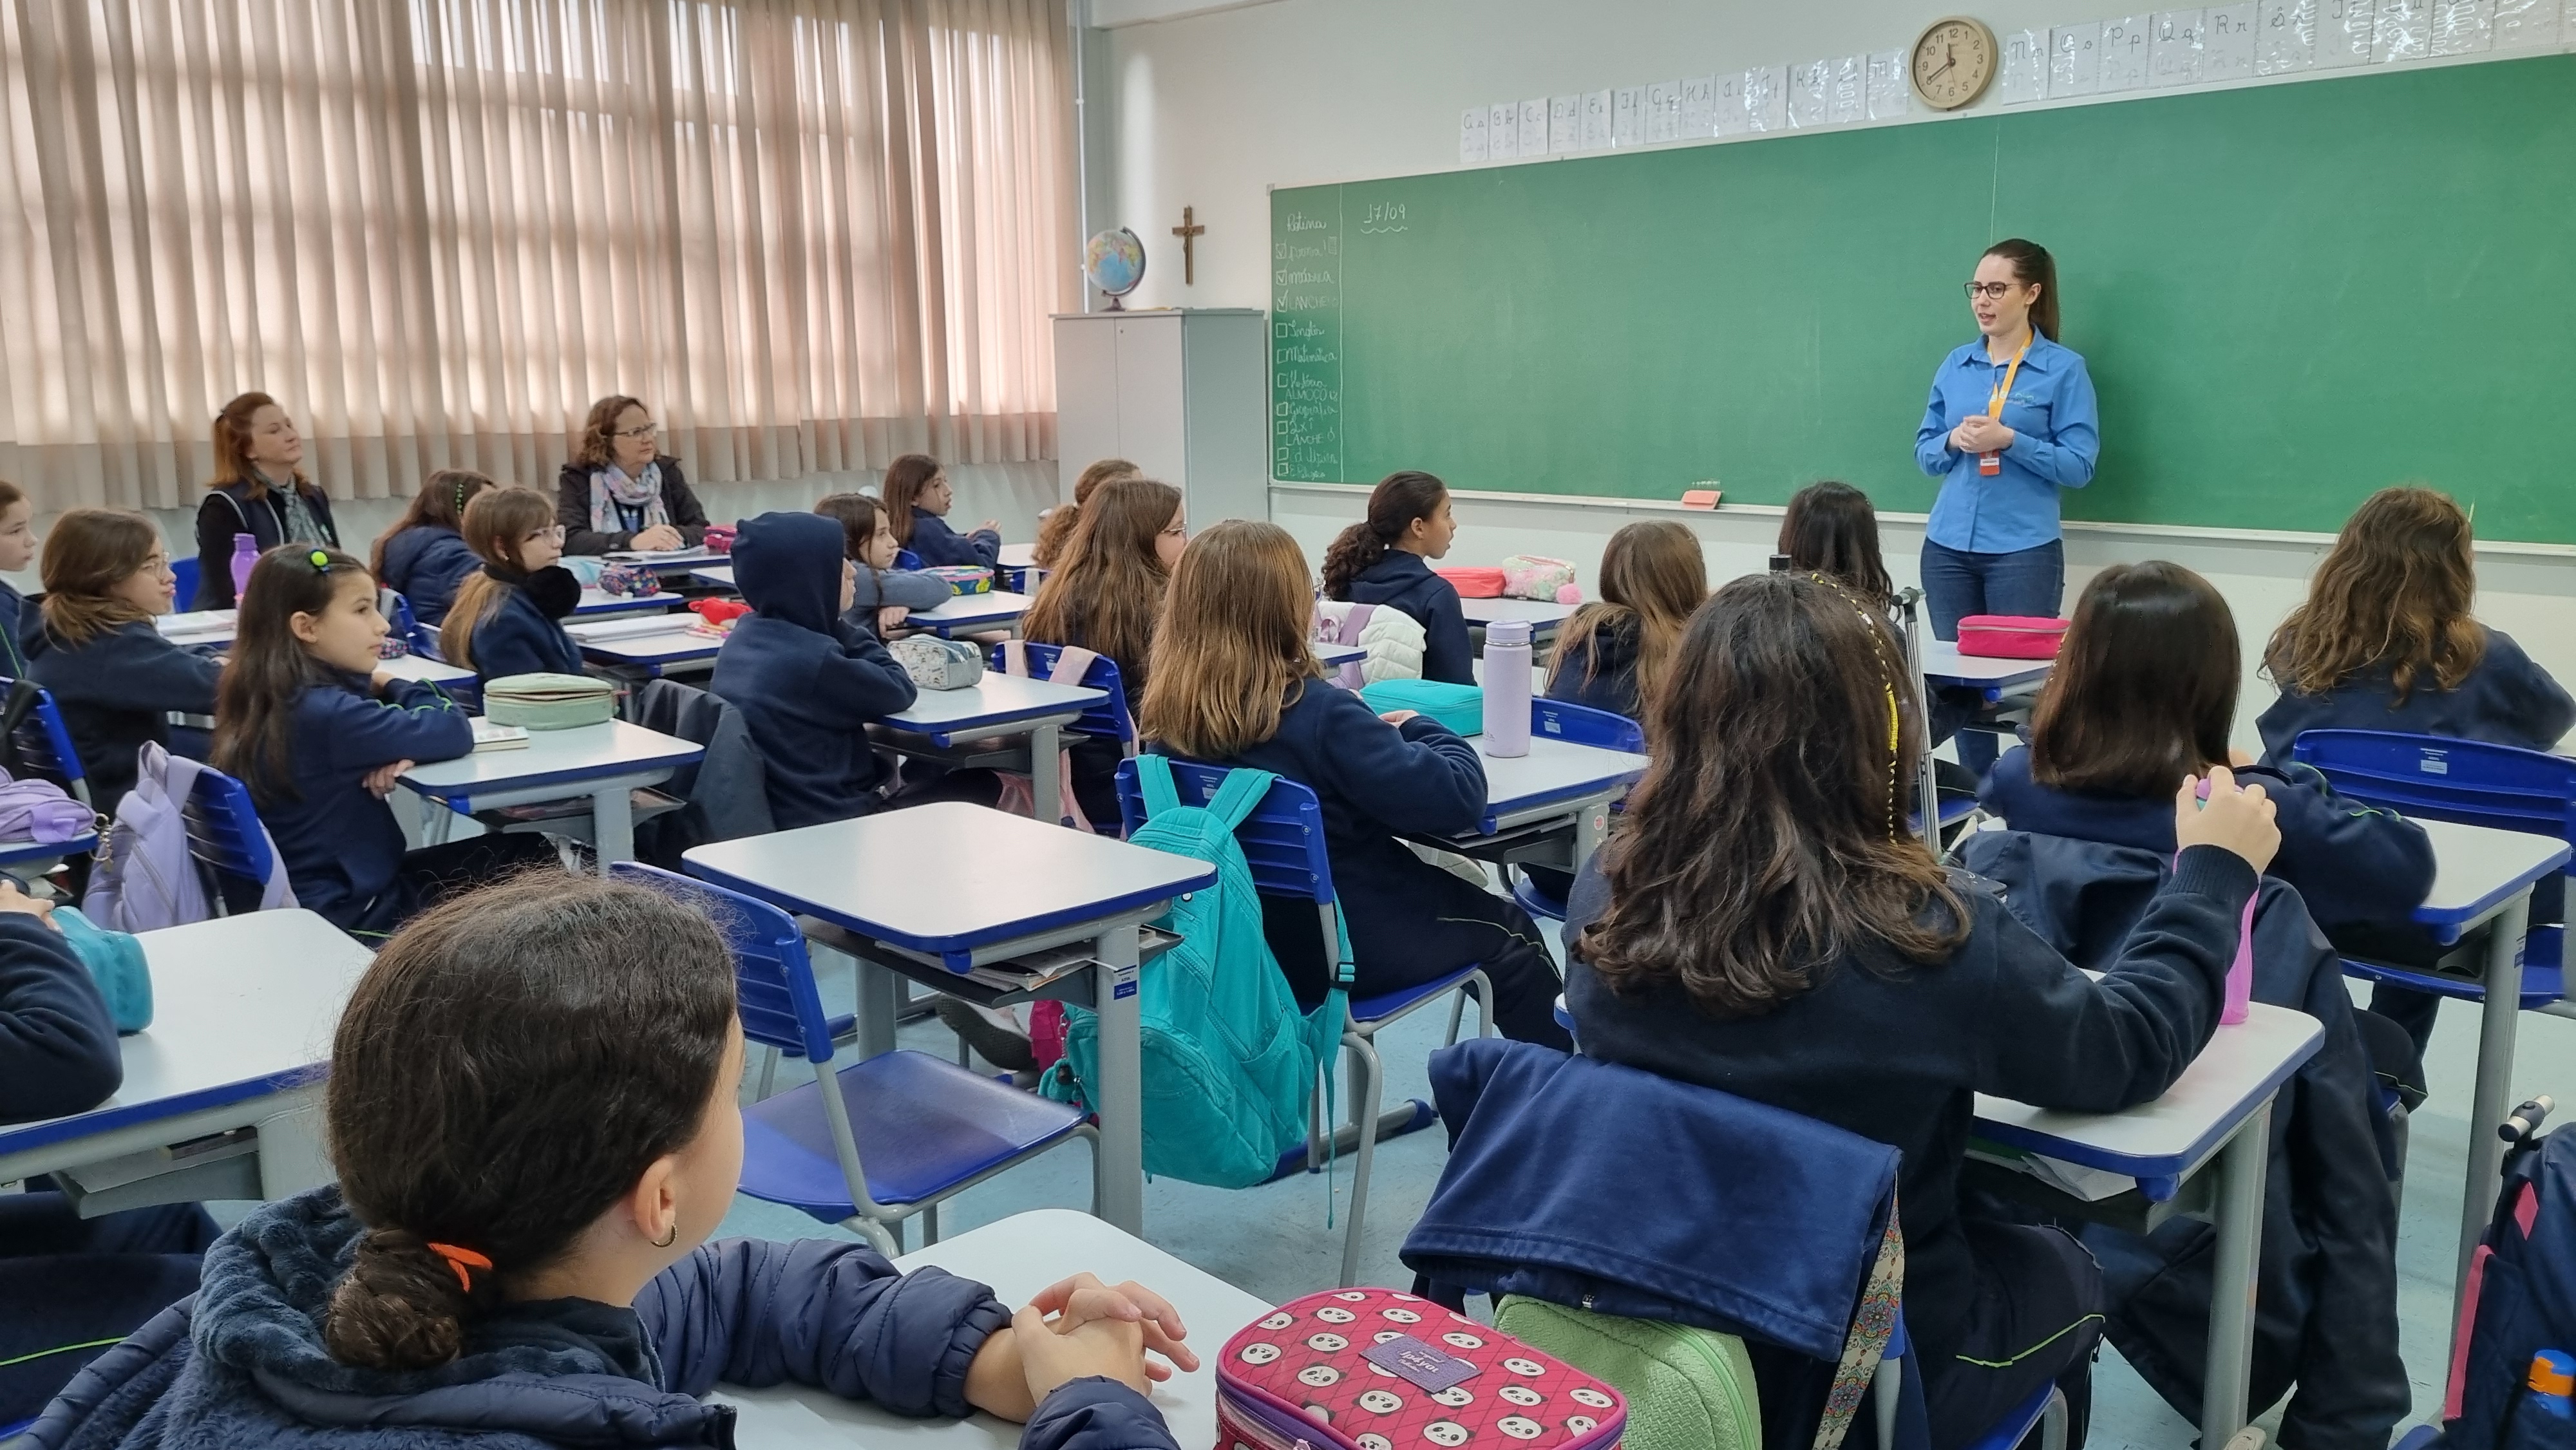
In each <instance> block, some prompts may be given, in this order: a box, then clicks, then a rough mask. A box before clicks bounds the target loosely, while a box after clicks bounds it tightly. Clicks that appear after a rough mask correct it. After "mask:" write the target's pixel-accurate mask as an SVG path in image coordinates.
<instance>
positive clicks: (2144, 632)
mask: <svg viewBox="0 0 2576 1450" xmlns="http://www.w3.org/2000/svg"><path fill="white" fill-rule="evenodd" d="M2237 663H2238V655H2237V644H2236V621H2235V619H2234V618H2233V617H2232V616H2231V615H2230V614H2229V613H2228V609H2227V601H2226V600H2224V599H2222V598H2220V597H2219V595H2218V591H2217V590H2216V589H2213V588H2211V587H2210V584H2209V581H2208V580H2206V579H2203V578H2201V577H2200V576H2199V575H2198V574H2195V573H2193V572H2192V571H2190V570H2189V569H2186V568H2184V567H2182V566H2181V565H2179V564H2168V563H2166V562H2164V561H2162V560H2150V561H2149V562H2147V563H2144V564H2117V565H2113V566H2112V567H2111V568H2108V569H2105V570H2103V571H2102V572H2101V573H2099V574H2097V575H2095V576H2093V582H2092V583H2091V584H2090V585H2088V586H2087V587H2086V588H2085V590H2084V596H2083V598H2081V599H2079V600H2077V601H2076V604H2075V618H2074V622H2073V623H2072V624H2071V625H2069V626H2068V628H2067V631H2066V643H2065V645H2064V646H2063V647H2062V648H2061V649H2060V650H2059V651H2058V656H2057V668H2056V669H2055V670H2054V671H2052V672H2051V673H2050V675H2049V679H2048V684H2047V686H2046V687H2045V688H2044V689H2043V690H2042V691H2041V693H2040V697H2039V708H2038V710H2037V711H2036V712H2034V714H2033V715H2032V718H2031V728H2030V747H2029V748H2028V749H2026V750H2015V751H2010V752H2007V753H2006V754H2005V755H2004V757H2003V758H2002V759H2000V760H1998V761H1996V762H1995V768H1994V771H1993V773H1992V774H1991V775H1989V776H1988V777H1987V778H1986V784H1985V788H1984V790H1983V791H1982V792H1981V794H1980V797H1979V798H1980V799H1981V800H1982V801H1983V802H1984V803H1985V806H1986V809H1988V810H1990V811H1992V812H1994V813H1995V814H1997V815H1999V816H2002V817H2003V818H2004V823H2005V824H2006V825H2008V826H2010V827H2012V829H2014V830H2016V831H2030V832H2034V833H2036V834H2039V835H2043V836H2063V837H2066V838H2068V839H2072V840H2082V841H2100V842H2104V843H2106V844H2109V845H2115V846H2136V847H2139V848H2141V849H2144V850H2151V851H2170V850H2172V849H2173V832H2172V826H2173V820H2172V812H2171V811H2170V810H2168V809H2167V802H2168V797H2169V795H2170V792H2167V791H2166V790H2164V789H2163V783H2164V782H2166V781H2168V780H2174V779H2178V778H2180V777H2181V776H2183V775H2186V774H2190V775H2198V774H2201V773H2203V772H2205V771H2206V770H2208V769H2209V768H2210V767H2211V766H2214V765H2227V764H2231V763H2232V764H2233V765H2234V766H2235V767H2236V773H2237V774H2236V778H2237V779H2239V780H2241V781H2247V782H2256V781H2259V782H2261V783H2262V785H2263V787H2264V789H2265V791H2266V792H2267V793H2268V794H2269V795H2270V796H2271V798H2272V803H2273V805H2274V806H2275V807H2277V808H2278V810H2279V812H2280V823H2281V850H2280V854H2279V855H2277V856H2275V857H2274V858H2273V859H2272V866H2271V873H2272V874H2273V875H2274V876H2277V877H2279V878H2280V879H2281V880H2283V881H2286V882H2288V883H2290V885H2291V886H2292V887H2294V888H2296V889H2297V891H2298V893H2299V897H2300V899H2301V900H2302V901H2304V902H2305V903H2307V908H2308V914H2309V915H2310V916H2311V917H2314V918H2315V919H2316V922H2317V924H2318V925H2319V926H2323V927H2335V926H2341V925H2344V924H2346V923H2358V922H2402V921H2405V920H2406V919H2407V918H2408V917H2409V916H2410V915H2412V914H2413V912H2414V910H2415V908H2416V907H2417V906H2419V905H2421V904H2422V903H2423V900H2424V896H2425V893H2427V892H2429V891H2431V890H2432V888H2433V845H2432V842H2431V841H2430V840H2429V839H2427V838H2426V836H2425V835H2424V828H2423V827H2421V826H2419V825H2416V824H2415V823H2414V822H2412V821H2410V820H2407V819H2406V818H2405V817H2403V816H2400V815H2398V814H2396V813H2395V812H2393V811H2382V810H2374V809H2372V808H2371V807H2369V806H2365V805H2361V804H2358V803H2356V802H2353V801H2348V800H2345V799H2344V798H2343V797H2341V796H2339V795H2337V794H2335V792H2334V788H2333V787H2332V786H2330V785H2328V784H2326V781H2325V778H2324V777H2323V776H2320V775H2318V774H2317V773H2316V772H2315V771H2313V770H2311V769H2309V768H2307V767H2306V766H2301V765H2290V764H2287V763H2284V764H2282V765H2280V766H2277V767H2262V766H2254V765H2252V763H2251V762H2250V761H2248V760H2247V759H2246V758H2245V757H2244V756H2243V755H2241V754H2238V753H2236V752H2234V751H2231V750H2230V749H2229V748H2228V744H2227V735H2228V731H2229V729H2230V728H2231V727H2233V725H2234V724H2235V721H2236V690H2237V682H2238V670H2237ZM2231 757H2233V759H2232V761H2231Z"/></svg>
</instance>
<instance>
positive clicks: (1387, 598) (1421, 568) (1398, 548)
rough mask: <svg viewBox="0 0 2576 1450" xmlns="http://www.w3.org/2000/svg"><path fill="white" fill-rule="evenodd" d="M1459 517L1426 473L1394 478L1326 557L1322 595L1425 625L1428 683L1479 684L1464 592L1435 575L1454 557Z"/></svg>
mask: <svg viewBox="0 0 2576 1450" xmlns="http://www.w3.org/2000/svg"><path fill="white" fill-rule="evenodd" d="M1456 537H1458V519H1457V516H1456V515H1455V514H1454V513H1452V512H1451V511H1450V508H1449V486H1448V485H1447V484H1445V483H1442V482H1441V481H1440V480H1439V479H1437V478H1434V477H1432V476H1431V475H1430V474H1427V473H1412V472H1406V473H1390V474H1388V475H1387V476H1386V477H1385V478H1383V479H1381V480H1379V482H1378V486H1377V487H1376V488H1374V489H1372V490H1370V492H1369V501H1368V517H1367V518H1366V519H1364V520H1362V521H1361V522H1359V523H1356V524H1353V525H1351V526H1350V527H1349V528H1346V529H1344V530H1342V531H1341V533H1340V534H1338V535H1336V536H1335V537H1334V539H1333V543H1332V547H1330V548H1328V549H1326V550H1325V551H1324V597H1325V598H1327V599H1339V600H1343V601H1346V602H1348V603H1351V604H1382V605H1387V606H1389V607H1391V608H1395V609H1400V610H1402V611H1404V612H1405V613H1406V614H1409V615H1411V616H1413V618H1414V619H1415V620H1417V621H1419V622H1420V623H1421V625H1422V633H1423V646H1422V677H1423V678H1424V679H1426V680H1439V681H1441V682H1443V683H1445V684H1451V685H1472V684H1474V683H1476V654H1475V650H1474V647H1473V646H1471V645H1470V644H1469V643H1468V641H1467V616H1466V613H1465V611H1464V610H1463V609H1462V608H1461V607H1460V605H1459V603H1458V586H1456V585H1454V584H1452V583H1450V582H1449V581H1448V580H1446V579H1443V578H1441V577H1440V576H1439V575H1437V574H1434V573H1432V572H1431V566H1430V564H1428V563H1426V562H1424V561H1425V560H1429V559H1437V558H1439V557H1441V556H1442V555H1444V554H1446V553H1448V552H1449V541H1450V540H1452V539H1455V538H1456Z"/></svg>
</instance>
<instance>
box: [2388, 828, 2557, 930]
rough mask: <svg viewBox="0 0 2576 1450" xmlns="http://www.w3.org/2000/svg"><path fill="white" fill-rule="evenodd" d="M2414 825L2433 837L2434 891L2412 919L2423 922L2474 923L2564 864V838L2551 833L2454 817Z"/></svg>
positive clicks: (2445, 925)
mask: <svg viewBox="0 0 2576 1450" xmlns="http://www.w3.org/2000/svg"><path fill="white" fill-rule="evenodd" d="M2410 819H2411V818H2410ZM2415 824H2417V825H2419V826H2422V827H2423V828H2424V834H2425V835H2427V836H2430V837H2431V838H2432V840H2433V891H2432V894H2431V895H2429V896H2427V897H2426V898H2425V900H2424V904H2423V905H2422V906H2419V907H2417V908H2416V909H2415V919H2416V920H2417V921H2419V922H2422V923H2424V924H2425V925H2427V926H2443V927H2455V928H2456V927H2468V926H2473V925H2475V924H2476V923H2477V921H2478V920H2479V918H2481V917H2484V916H2486V915H2488V914H2489V913H2491V912H2493V911H2494V910H2495V909H2496V908H2498V907H2500V906H2502V905H2504V903H2505V902H2507V901H2509V900H2511V899H2512V897H2513V895H2514V893H2515V892H2517V891H2520V890H2521V889H2523V888H2524V887H2526V886H2529V885H2531V884H2532V883H2533V882H2535V881H2537V880H2539V879H2540V878H2541V877H2543V876H2546V875H2548V874H2549V873H2551V872H2552V871H2557V870H2560V869H2563V868H2564V867H2565V866H2566V865H2567V858H2568V851H2567V843H2566V842H2565V841H2562V840H2559V839H2558V838H2556V837H2554V836H2530V835H2525V834H2523V833H2522V832H2520V831H2499V830H2496V829H2494V828H2493V827H2489V826H2464V825H2460V824H2458V823H2456V822H2453V821H2425V820H2418V821H2416V822H2415Z"/></svg>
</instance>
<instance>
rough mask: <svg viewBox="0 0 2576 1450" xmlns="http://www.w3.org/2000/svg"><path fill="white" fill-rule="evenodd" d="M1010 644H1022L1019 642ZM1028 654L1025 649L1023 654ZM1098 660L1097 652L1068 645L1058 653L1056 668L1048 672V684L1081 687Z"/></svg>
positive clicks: (1076, 645)
mask: <svg viewBox="0 0 2576 1450" xmlns="http://www.w3.org/2000/svg"><path fill="white" fill-rule="evenodd" d="M1010 642H1011V643H1012V644H1019V643H1020V641H1018V640H1012V641H1010ZM1026 653H1027V651H1026V650H1025V649H1023V650H1022V654H1023V655H1024V656H1025V654H1026ZM1098 658H1100V656H1099V655H1098V654H1097V653H1096V652H1094V651H1091V650H1087V649H1084V648H1083V647H1082V646H1080V645H1078V644H1069V645H1066V646H1065V647H1064V648H1062V649H1060V650H1057V651H1056V655H1055V668H1054V669H1051V670H1049V671H1047V682H1048V683H1049V684H1056V685H1079V684H1081V683H1082V677H1083V676H1085V675H1087V674H1090V673H1091V662H1092V661H1093V660H1096V659H1098ZM1013 673H1017V671H1014V672H1013Z"/></svg>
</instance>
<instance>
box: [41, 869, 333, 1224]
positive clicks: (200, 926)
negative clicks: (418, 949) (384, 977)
mask: <svg viewBox="0 0 2576 1450" xmlns="http://www.w3.org/2000/svg"><path fill="white" fill-rule="evenodd" d="M136 940H138V941H140V942H141V943H142V944H143V956H144V959H145V960H146V961H147V962H149V963H150V965H151V970H152V1008H153V1011H152V1025H151V1026H150V1027H148V1028H146V1029H144V1030H143V1031H141V1032H139V1033H136V1034H134V1035H133V1036H131V1037H126V1038H122V1039H120V1040H119V1041H118V1044H117V1045H118V1048H119V1050H120V1051H122V1052H123V1054H124V1057H125V1083H124V1086H122V1087H120V1088H118V1089H117V1092H116V1095H115V1096H114V1097H111V1098H109V1099H108V1100H107V1101H106V1102H104V1103H101V1104H99V1105H98V1106H97V1107H95V1108H92V1109H90V1110H89V1111H88V1112H85V1113H74V1114H72V1115H70V1116H69V1117H62V1118H48V1119H45V1120H42V1121H39V1122H33V1123H18V1124H14V1125H12V1126H9V1127H0V1182H5V1181H9V1180H13V1179H19V1178H26V1177H30V1176H32V1175H34V1174H39V1173H51V1172H56V1171H60V1170H79V1169H83V1168H90V1169H92V1170H94V1176H93V1180H92V1181H93V1183H95V1184H102V1185H103V1184H107V1183H112V1182H118V1181H120V1180H123V1181H122V1183H121V1186H118V1187H112V1188H111V1187H96V1188H93V1190H92V1196H91V1197H90V1201H89V1202H88V1203H86V1204H84V1205H83V1207H84V1210H85V1211H87V1212H95V1213H109V1212H114V1211H116V1210H118V1209H123V1208H136V1207H143V1206H145V1205H148V1204H154V1203H180V1202H195V1201H197V1200H198V1199H201V1198H207V1197H219V1198H242V1197H260V1198H282V1197H285V1196H286V1195H288V1194H291V1193H297V1192H301V1191H302V1190H304V1189H307V1188H310V1187H313V1186H314V1185H316V1184H321V1183H327V1182H329V1181H330V1180H331V1176H332V1175H331V1170H330V1167H329V1165H328V1164H327V1163H326V1162H324V1160H323V1155H322V1153H321V1150H320V1128H321V1119H320V1109H321V1103H322V1085H323V1077H324V1072H323V1069H324V1068H326V1067H327V1065H328V1063H329V1061H330V1053H331V1035H332V1033H333V1032H334V1031H335V1030H336V1029H337V1028H338V1026H339V1021H340V1006H341V1004H342V1003H343V1002H344V1001H346V1000H347V998H348V995H349V989H350V988H351V987H352V986H353V985H355V983H356V982H357V980H358V977H359V975H360V974H361V973H363V972H364V971H366V969H367V964H368V963H369V962H371V961H373V960H374V959H375V958H374V954H373V953H371V952H369V951H368V950H367V949H366V948H365V947H362V946H360V945H358V943H357V942H356V941H354V940H352V939H351V938H350V937H348V936H347V935H345V934H344V933H342V932H341V931H340V929H339V928H337V927H335V926H333V925H331V923H329V922H327V921H324V920H323V919H322V918H321V917H318V916H316V915H314V914H313V913H312V912H309V911H302V910H281V911H258V912H251V913H249V914H247V915H244V916H227V917H219V918H217V919H215V920H213V921H201V922H198V923H196V924H194V925H191V926H178V927H171V928H169V929H168V930H166V931H147V932H144V933H141V934H140V935H139V936H138V937H137V938H136ZM245 1128H256V1129H257V1130H258V1133H259V1136H258V1139H257V1146H256V1150H255V1151H256V1153H257V1157H256V1160H255V1161H254V1160H253V1159H252V1158H251V1157H250V1154H249V1153H247V1152H244V1151H242V1150H240V1149H234V1150H233V1151H232V1152H231V1153H229V1154H228V1155H226V1156H223V1157H215V1156H214V1153H222V1152H223V1151H224V1150H223V1149H222V1148H216V1149H214V1152H213V1153H209V1154H208V1155H207V1156H205V1157H203V1158H199V1159H197V1160H195V1161H194V1162H188V1161H178V1162H173V1161H169V1160H166V1159H162V1157H161V1150H162V1149H164V1148H166V1147H168V1146H169V1145H171V1144H175V1143H186V1142H190V1141H191V1140H195V1139H203V1138H206V1137H209V1136H211V1135H215V1134H222V1133H230V1132H235V1131H238V1130H241V1129H245ZM116 1159H127V1160H129V1161H128V1162H124V1163H116V1164H113V1165H111V1162H110V1160H116ZM156 1160H157V1161H156ZM111 1168H112V1171H109V1170H111ZM153 1179H160V1180H162V1182H161V1183H160V1184H159V1185H157V1186H156V1185H155V1184H154V1183H153V1182H152V1181H151V1180H153Z"/></svg>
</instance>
